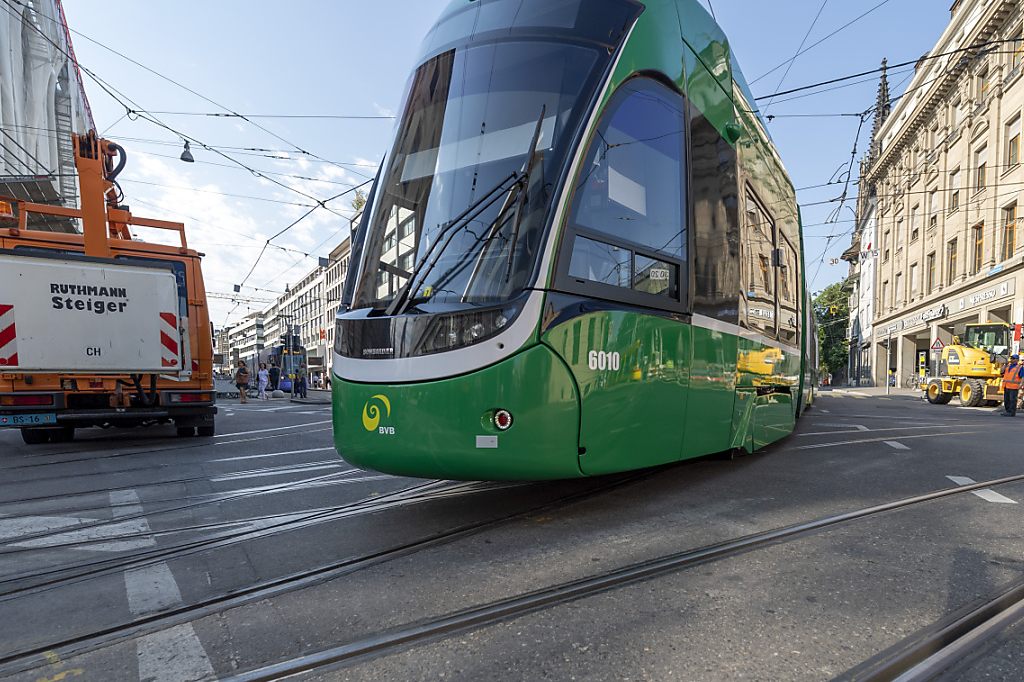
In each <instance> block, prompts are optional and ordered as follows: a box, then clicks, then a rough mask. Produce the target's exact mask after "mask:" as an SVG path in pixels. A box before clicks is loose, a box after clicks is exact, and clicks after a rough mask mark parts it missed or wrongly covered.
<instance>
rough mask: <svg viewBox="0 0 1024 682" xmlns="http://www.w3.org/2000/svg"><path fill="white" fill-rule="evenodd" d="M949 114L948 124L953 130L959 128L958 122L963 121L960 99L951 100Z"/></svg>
mask: <svg viewBox="0 0 1024 682" xmlns="http://www.w3.org/2000/svg"><path fill="white" fill-rule="evenodd" d="M950 114H951V116H950V126H951V127H952V129H953V132H956V131H957V130H960V124H961V123H963V120H964V113H963V106H962V104H961V102H960V100H957V101H956V102H953V110H952V111H951V112H950Z"/></svg>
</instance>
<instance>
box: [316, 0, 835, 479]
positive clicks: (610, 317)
mask: <svg viewBox="0 0 1024 682" xmlns="http://www.w3.org/2000/svg"><path fill="white" fill-rule="evenodd" d="M418 64H419V66H417V68H416V69H415V71H414V72H413V74H412V76H411V77H410V79H409V82H408V85H407V89H406V94H405V99H404V104H403V106H402V109H401V113H400V115H399V117H398V119H397V122H396V131H395V138H394V144H393V147H392V148H391V149H390V151H389V152H388V154H387V156H386V157H385V159H384V161H383V163H382V165H381V169H380V171H379V174H378V176H377V178H376V181H375V183H374V186H373V189H372V191H371V192H370V195H369V197H368V201H367V204H366V207H365V209H364V213H363V220H362V222H361V224H360V225H359V227H358V228H357V230H356V233H355V235H354V238H353V251H352V258H351V262H352V267H351V268H350V272H349V277H348V280H347V283H346V289H345V293H344V298H343V305H342V309H341V311H340V312H339V314H338V318H337V321H336V324H337V333H336V345H335V349H334V351H335V359H334V366H333V376H332V382H333V385H332V389H333V396H334V398H333V400H334V438H335V444H336V446H337V449H338V451H339V453H340V454H341V456H342V457H343V458H344V459H346V460H347V461H348V462H350V463H352V464H353V465H355V466H358V467H361V468H366V469H373V470H378V471H383V472H389V473H394V474H399V475H406V476H418V477H429V478H449V479H463V480H476V479H484V480H514V479H520V480H538V479H560V478H573V477H581V476H593V475H599V474H607V473H611V472H620V471H625V470H630V469H638V468H643V467H650V466H654V465H659V464H664V463H667V462H673V461H677V460H681V459H686V458H691V457H699V456H702V455H707V454H710V453H717V452H725V451H730V450H745V451H747V452H752V451H754V450H757V449H758V448H761V447H763V446H765V445H767V444H768V443H771V442H773V441H776V440H778V439H780V438H783V437H785V436H786V435H787V434H789V433H790V432H791V431H792V430H793V427H794V423H795V420H796V418H797V416H798V415H799V414H800V412H801V410H802V409H803V408H804V407H806V405H807V404H808V403H810V402H811V400H812V397H813V388H812V387H813V381H812V369H811V368H813V367H814V366H815V359H814V357H813V353H814V349H815V347H816V346H815V344H814V342H813V341H809V339H813V338H814V337H813V336H811V334H813V326H812V323H811V319H812V317H811V315H810V305H809V301H808V297H807V291H806V286H805V279H804V259H803V249H802V238H801V229H800V219H799V213H798V208H797V203H796V197H795V193H794V190H793V185H792V183H791V181H790V179H789V177H788V175H787V174H786V171H785V170H784V168H783V165H782V162H781V161H780V159H779V156H778V153H777V152H776V149H775V147H774V145H773V144H772V142H771V140H770V138H769V136H768V134H767V132H766V130H765V127H764V125H763V122H762V121H761V120H760V119H759V117H758V116H757V114H756V113H755V112H754V110H753V106H752V104H753V98H752V96H751V95H750V92H749V90H748V88H747V86H746V84H745V82H744V80H743V76H742V75H741V73H740V70H739V68H738V66H737V65H736V63H735V61H734V59H733V58H732V54H731V51H730V49H729V44H728V42H727V40H726V37H725V35H724V34H723V33H722V31H721V30H720V28H719V27H718V26H717V24H716V23H715V22H714V21H713V20H712V18H711V17H710V16H709V15H708V14H707V13H706V12H705V11H704V9H703V8H701V7H700V6H699V5H698V4H697V2H696V0H645V2H643V3H640V2H636V1H634V0H454V1H453V2H452V3H451V4H450V5H449V6H448V8H447V9H446V10H445V12H444V13H443V14H442V16H441V17H440V19H439V20H438V21H437V23H436V24H435V25H434V26H433V28H432V29H431V30H430V32H429V34H428V35H427V37H426V39H425V41H424V44H423V46H422V51H421V56H420V59H419V61H418Z"/></svg>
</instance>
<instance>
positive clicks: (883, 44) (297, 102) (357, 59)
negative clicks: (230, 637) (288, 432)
mask: <svg viewBox="0 0 1024 682" xmlns="http://www.w3.org/2000/svg"><path fill="white" fill-rule="evenodd" d="M701 2H703V3H705V6H706V2H707V0H701ZM711 2H712V3H713V5H714V11H715V14H716V16H717V19H718V21H719V23H720V24H721V25H722V27H723V28H724V29H725V31H726V33H727V35H728V36H729V38H730V41H731V43H732V47H733V49H734V50H735V52H736V54H737V55H738V58H739V62H740V64H741V66H742V68H743V71H744V73H745V74H746V76H747V79H748V80H749V81H751V82H752V86H751V89H752V90H753V92H754V94H755V96H761V95H765V94H770V93H772V92H775V91H776V90H777V89H780V88H779V87H778V86H779V82H780V79H781V78H782V76H783V73H784V72H785V68H782V69H779V70H777V71H775V72H773V73H771V74H770V75H767V76H765V77H763V78H761V79H758V77H759V76H762V75H763V74H764V73H765V72H766V71H769V70H770V69H771V68H772V67H774V66H776V65H777V64H779V63H781V62H784V61H786V60H788V59H790V58H791V57H793V55H794V54H795V53H796V52H797V49H798V46H799V45H800V43H801V41H802V40H803V39H804V36H805V35H807V41H806V45H810V44H812V43H814V42H816V41H817V40H819V39H821V38H823V37H825V36H827V35H828V34H829V33H831V32H833V31H835V30H836V29H838V28H839V27H841V26H843V25H844V24H846V23H847V22H849V21H850V20H852V19H854V18H855V17H857V16H858V15H861V14H863V13H865V12H868V11H869V10H871V11H870V13H868V14H867V16H865V17H864V18H862V19H860V20H858V21H856V22H855V23H853V24H852V25H850V26H849V27H847V28H845V29H843V30H842V31H840V32H839V33H837V34H836V35H834V36H832V37H831V38H828V39H827V40H825V41H824V42H823V43H822V44H820V45H818V46H816V47H814V48H811V49H810V50H808V51H807V52H806V53H805V54H803V55H801V56H800V57H798V58H797V59H796V60H795V61H794V62H793V64H792V68H791V69H790V70H789V72H788V74H786V77H785V81H784V82H782V84H781V89H788V88H792V87H797V86H801V85H806V84H810V83H814V82H818V81H821V80H827V79H829V78H834V77H837V76H841V75H846V74H849V73H854V72H859V71H865V70H867V69H871V68H874V67H876V66H878V64H879V62H880V61H881V59H882V57H888V59H889V62H890V63H896V62H903V61H908V60H912V59H915V58H916V57H919V56H921V55H923V54H925V53H926V52H928V51H929V50H930V49H931V48H932V46H933V45H934V44H935V42H936V40H937V39H938V37H939V35H940V34H941V32H942V31H943V29H944V28H945V27H946V25H947V23H948V21H949V12H948V6H949V0H942V1H941V2H934V1H932V2H921V0H825V1H824V6H823V0H788V1H787V2H784V3H778V2H772V3H769V2H753V1H752V0H711ZM879 3H882V4H881V6H880V7H877V8H876V9H872V8H875V7H876V6H877V5H879ZM64 4H65V11H66V13H67V18H68V23H69V24H70V26H71V28H72V29H73V30H75V31H78V32H80V33H81V34H84V36H88V37H89V38H92V39H95V40H97V41H99V42H101V43H103V44H105V45H106V46H108V47H110V48H113V49H116V50H117V51H119V52H122V53H124V54H125V55H127V56H129V57H131V58H132V59H134V60H136V61H138V62H141V63H142V64H144V65H146V66H148V67H150V68H151V69H153V70H154V71H157V72H159V73H160V74H163V75H165V76H168V77H170V78H172V79H174V80H176V81H178V82H179V83H181V84H182V85H185V86H187V87H188V88H190V89H192V90H194V91H196V92H198V93H200V94H202V95H205V96H206V97H208V98H210V99H212V100H214V101H216V102H218V103H220V104H223V105H225V106H227V107H229V108H230V109H232V110H234V111H236V112H240V113H244V114H299V115H302V114H307V115H308V114H332V115H339V114H341V115H355V116H387V115H390V114H393V113H394V111H395V110H396V109H397V108H398V106H399V98H400V97H401V94H402V89H403V87H404V85H405V81H406V79H407V77H408V74H409V72H410V71H411V69H412V68H413V66H414V64H413V60H414V59H415V52H416V50H417V48H418V46H419V42H420V39H421V38H422V36H423V34H424V33H425V31H426V30H427V29H428V28H429V26H430V25H431V23H432V22H433V20H434V18H435V17H436V16H437V15H438V14H439V13H440V11H441V9H442V8H443V7H444V6H445V4H447V0H373V1H366V2H357V1H356V0H334V1H328V0H299V1H298V2H293V3H289V4H287V5H282V4H281V3H279V2H268V1H266V0H252V1H249V2H243V1H242V0H230V1H228V0H220V1H217V2H209V1H207V2H195V1H193V0H176V1H175V2H167V3H155V2H138V1H137V0H105V1H104V2H103V3H102V4H99V3H97V2H96V0H64ZM101 9H102V11H100V10H101ZM819 9H820V10H821V12H820V15H818V12H819ZM816 16H817V20H816V21H815V17H816ZM812 22H813V23H814V26H813V29H811V26H812ZM808 29H811V31H810V33H809V34H808ZM72 39H73V40H74V43H75V50H76V52H77V55H78V58H79V60H80V62H81V63H82V64H83V66H86V67H87V68H89V69H90V70H91V71H93V72H95V73H96V74H97V75H99V76H100V77H101V78H103V79H104V80H105V81H107V82H108V83H109V84H110V85H112V86H114V87H115V88H117V89H118V90H119V91H121V92H122V93H124V94H125V95H127V96H128V97H130V98H131V99H133V100H134V101H135V102H137V103H138V104H139V106H140V108H142V109H145V110H147V111H151V112H156V111H168V112H182V111H185V112H215V111H223V110H221V109H218V108H217V107H216V106H214V105H212V104H210V103H209V102H207V101H204V100H202V99H200V98H199V97H197V96H196V95H194V94H191V93H189V92H187V91H186V90H184V89H181V88H179V87H176V86H174V85H172V84H171V83H169V82H167V81H164V80H162V79H161V78H159V77H157V76H155V75H153V74H152V73H149V72H147V71H145V70H143V69H141V68H139V67H138V66H136V65H133V64H131V63H130V62H128V61H126V60H125V59H123V58H121V57H119V56H117V55H115V54H113V53H111V52H109V51H107V50H105V49H104V48H102V47H100V46H99V45H97V44H95V43H93V42H90V41H89V40H88V39H86V38H85V37H83V35H73V36H72ZM910 76H911V73H910V72H909V71H904V72H903V73H893V74H891V77H890V83H891V84H892V85H893V86H896V85H897V84H899V83H901V82H904V85H905V81H904V79H906V81H909V79H910ZM876 89H877V79H875V78H871V79H869V80H867V81H866V82H863V83H860V84H856V85H853V86H851V87H844V88H839V89H835V90H830V91H827V92H823V93H821V94H817V95H813V96H807V97H801V98H798V99H790V100H788V101H781V100H782V99H784V98H779V100H780V101H777V102H775V103H774V104H772V106H771V107H770V109H769V110H768V113H770V114H776V115H778V116H779V117H778V118H776V119H774V120H773V121H771V122H770V123H769V129H770V131H771V133H772V135H773V137H774V138H775V142H776V144H777V145H778V147H779V149H780V152H781V155H782V158H783V160H784V162H785V163H786V166H787V168H788V170H789V172H790V174H791V175H792V177H793V182H794V183H795V185H796V186H797V187H798V188H803V187H807V186H810V185H820V184H822V183H827V182H829V181H830V179H832V177H833V175H834V173H835V172H836V170H837V169H838V168H839V167H840V166H841V164H844V163H847V162H848V161H849V158H850V151H851V148H852V146H853V142H854V134H855V132H856V129H857V119H856V118H855V117H839V116H832V117H821V118H817V117H802V116H801V117H794V118H788V117H786V116H787V115H794V114H799V115H806V114H822V113H825V114H838V113H856V112H861V111H864V110H866V109H868V108H869V107H871V106H872V105H873V104H874V100H875V92H876ZM901 89H902V88H901V87H897V88H895V89H894V93H893V94H894V95H895V94H898V93H899V92H900V91H901ZM86 90H87V93H88V95H89V99H90V102H91V104H92V108H93V112H94V114H95V118H96V123H97V127H98V128H99V130H101V131H104V130H105V131H106V136H107V137H109V138H110V139H113V140H115V141H119V142H121V143H122V144H123V145H124V146H125V147H126V149H127V150H128V154H129V163H128V167H127V168H126V170H125V171H124V173H122V175H121V179H122V180H125V181H126V182H124V183H123V188H124V191H125V194H126V197H127V198H126V203H128V204H129V205H130V206H131V207H132V210H133V212H134V213H136V214H137V215H146V216H149V217H160V218H166V219H171V220H181V221H183V222H185V223H186V225H188V227H189V235H190V240H191V242H192V243H193V244H194V245H195V246H196V247H197V248H199V249H200V250H202V251H203V252H204V253H206V254H207V259H206V261H205V263H204V272H205V276H206V280H207V288H208V290H210V291H214V292H230V291H231V290H232V284H234V283H237V282H239V281H241V280H242V278H243V277H244V276H245V274H246V272H248V270H249V269H250V267H251V266H252V264H253V262H254V261H255V259H256V257H257V255H258V254H259V252H260V248H261V247H262V245H263V243H264V241H265V240H266V238H267V237H269V236H271V235H273V234H274V233H276V232H277V231H279V230H280V229H282V228H283V227H285V226H286V225H288V224H289V223H291V222H292V221H293V220H295V219H296V218H298V217H299V216H301V215H302V214H303V213H305V212H306V211H307V210H308V208H306V207H305V206H302V205H295V204H306V205H309V204H310V201H309V199H308V198H306V197H303V196H301V195H300V194H299V192H302V193H305V194H307V195H309V196H313V197H317V198H321V199H323V198H327V197H329V196H331V195H334V194H337V193H338V192H340V191H342V190H344V189H345V188H346V187H347V186H349V185H352V184H355V183H358V182H362V181H363V180H364V178H363V177H362V176H364V175H372V172H373V168H372V167H371V166H372V165H373V164H374V163H375V162H376V161H378V160H379V159H380V157H381V156H382V155H383V153H384V151H385V149H386V148H387V146H388V144H389V143H390V136H391V133H392V126H393V123H392V121H391V120H388V119H367V120H331V119H328V120H317V119H295V118H266V119H258V122H259V123H260V125H262V126H263V127H265V128H266V129H267V130H269V131H270V133H273V135H277V136H278V137H279V138H283V139H284V140H286V141H287V142H285V141H282V140H281V139H278V138H277V137H274V136H273V135H272V134H270V133H268V132H266V131H263V130H259V129H257V128H255V127H253V126H251V125H249V124H247V123H245V122H242V121H238V120H236V119H230V118H211V117H194V116H182V115H177V114H159V115H157V117H158V118H159V119H160V120H162V121H163V122H164V123H166V124H168V125H169V126H171V127H173V128H175V129H177V130H180V131H181V132H184V133H186V134H187V135H189V136H191V137H194V138H196V139H198V140H202V141H203V142H205V143H207V144H210V145H217V146H225V147H241V148H258V149H268V150H274V151H273V152H249V153H248V154H243V153H240V152H241V150H225V152H226V153H228V154H230V155H231V156H233V157H235V158H237V159H238V160H239V161H242V162H244V163H245V164H246V165H249V166H251V167H253V168H257V169H259V170H264V171H270V172H274V173H279V174H280V175H273V176H268V177H271V178H273V179H274V180H276V181H278V182H280V183H282V184H285V185H287V186H288V188H290V189H288V188H285V187H281V186H280V185H278V184H274V183H273V182H271V181H269V180H268V179H266V178H262V179H261V178H257V177H255V176H253V175H252V174H251V173H249V172H248V171H246V170H239V169H233V168H225V167H222V166H218V165H210V164H206V163H195V164H185V163H182V162H180V161H178V160H177V157H178V155H179V154H180V153H181V138H179V137H177V136H176V135H174V134H173V133H171V132H168V131H167V130H164V129H162V128H160V127H158V126H156V125H154V124H152V123H150V122H147V121H144V120H134V121H133V120H130V118H123V114H124V113H125V112H124V108H123V107H122V106H121V105H120V104H119V103H117V102H116V101H115V100H114V99H112V98H111V97H109V96H108V95H107V94H106V93H104V92H103V91H102V90H101V89H100V88H99V87H98V86H97V85H96V84H95V83H94V82H92V81H91V80H90V79H89V77H88V76H86ZM764 104H765V102H764V101H762V102H761V105H762V106H763V105H764ZM869 133H870V121H868V122H867V123H866V125H865V128H864V131H863V133H862V136H861V140H860V144H859V149H858V157H860V155H861V153H862V152H863V150H864V149H865V148H866V145H867V142H868V135H869ZM161 143H162V144H161ZM296 147H298V148H300V149H302V150H305V151H308V152H311V153H312V154H315V155H316V156H318V157H320V158H321V159H326V160H328V161H332V162H338V163H340V164H342V165H334V164H329V163H324V162H322V161H320V160H318V159H315V158H311V157H309V156H304V155H302V154H299V153H297V151H296ZM284 152H289V153H287V154H285V153H284ZM193 154H194V156H195V158H196V160H197V161H200V162H212V163H215V164H226V165H231V162H230V161H228V160H226V159H224V158H223V157H220V156H217V155H216V154H214V153H212V152H209V151H206V150H203V149H199V148H196V147H195V146H193ZM286 156H287V158H284V157H286ZM268 157H274V158H268ZM345 164H355V165H345ZM289 176H294V177H289ZM855 180H856V168H855V176H854V181H855ZM852 187H853V190H852V191H851V193H850V195H851V197H852V196H854V195H855V182H854V184H853V186H852ZM840 191H841V186H840V185H830V186H827V187H820V188H815V189H807V190H803V191H800V192H799V199H800V201H801V203H802V204H804V205H805V208H804V212H803V217H804V223H805V225H806V229H805V234H806V244H807V260H808V274H809V276H813V277H814V281H813V286H812V288H813V290H819V289H821V288H823V287H824V286H825V285H827V284H829V283H831V282H834V281H837V280H839V279H841V278H842V277H843V276H844V275H845V273H846V264H845V263H842V262H840V264H838V265H831V264H830V258H833V257H838V255H839V254H840V253H841V252H842V250H843V249H844V248H845V247H846V246H847V245H848V244H849V234H848V232H849V230H850V229H851V228H852V224H853V223H852V219H853V213H852V211H850V210H847V209H843V210H842V212H841V215H840V216H839V218H840V222H837V223H835V224H828V225H822V224H821V223H823V222H824V221H825V220H826V218H827V217H828V216H829V214H830V213H831V212H832V210H833V208H834V207H835V204H823V205H809V204H813V203H816V202H824V201H827V200H829V199H833V198H835V197H836V196H837V195H838V194H839V193H840ZM225 194H234V195H245V196H246V197H256V198H255V199H254V198H240V197H233V196H224V195H225ZM282 202H288V203H282ZM329 205H330V206H331V207H332V208H333V209H334V210H335V211H336V213H340V214H342V215H347V214H351V208H350V205H349V197H343V198H341V199H338V200H336V201H334V202H332V203H331V204H329ZM849 205H850V207H851V208H853V207H854V203H853V202H850V203H849ZM200 221H201V222H200ZM347 230H348V223H347V221H346V220H344V219H343V218H341V217H339V216H338V215H337V214H335V213H330V212H327V211H324V210H322V209H318V210H316V211H314V212H313V213H312V214H311V215H310V217H309V218H308V219H306V220H303V221H302V222H300V223H299V224H298V225H297V226H296V227H295V228H293V229H292V230H290V231H289V232H288V233H287V234H285V235H283V236H282V237H280V238H278V239H276V240H275V241H274V243H275V244H279V245H281V246H283V247H286V248H288V249H293V250H292V251H283V250H280V249H269V250H268V251H267V254H266V255H265V256H264V258H263V260H262V261H261V263H260V265H259V267H258V268H257V269H256V271H255V272H254V273H253V275H252V276H251V277H250V279H249V281H248V284H250V285H255V286H256V287H259V288H258V289H252V288H247V289H245V290H243V293H244V294H247V295H249V296H252V297H255V298H268V297H272V296H273V294H272V293H271V292H273V291H281V290H283V288H284V285H285V283H286V282H291V283H294V282H296V281H297V280H299V279H300V278H301V277H302V276H303V275H304V274H306V273H307V272H308V271H309V270H310V269H311V268H312V267H313V266H314V265H315V264H316V261H315V260H314V259H312V258H306V257H305V256H303V255H302V253H310V254H312V255H313V256H316V255H320V256H325V255H327V252H328V251H329V250H330V248H331V247H332V246H334V245H335V244H336V243H337V242H338V241H340V240H341V239H342V238H343V237H344V236H345V235H346V234H347ZM829 235H836V238H833V239H832V240H831V241H829V240H828V239H827V237H828V236H829ZM144 237H146V238H150V237H149V236H148V235H144ZM321 245H322V246H321ZM826 245H828V246H829V249H828V251H827V252H826V251H825V247H826ZM317 247H319V248H317ZM823 254H824V255H823ZM250 307H251V308H252V309H255V308H259V307H262V305H261V304H252V306H247V305H245V304H242V305H240V306H237V307H236V306H235V305H234V304H232V303H230V302H227V301H219V300H215V301H211V308H212V310H213V313H214V317H213V319H214V323H215V324H216V325H217V326H218V327H219V326H220V325H221V324H223V323H224V322H225V321H226V320H228V319H232V320H235V319H238V318H239V317H240V316H241V315H243V314H245V313H246V312H247V309H248V308H250ZM229 313H230V318H229V317H228V315H229Z"/></svg>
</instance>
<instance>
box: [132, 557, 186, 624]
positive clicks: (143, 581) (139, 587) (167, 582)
mask: <svg viewBox="0 0 1024 682" xmlns="http://www.w3.org/2000/svg"><path fill="white" fill-rule="evenodd" d="M124 585H125V589H126V590H127V591H128V608H129V609H131V610H132V613H133V614H134V615H136V616H148V615H151V614H154V613H159V612H160V611H163V610H164V609H168V608H170V607H172V606H174V605H176V604H180V603H181V591H180V590H179V589H178V583H177V581H176V580H175V579H174V575H173V574H172V573H171V567H170V566H168V565H167V562H166V561H160V562H158V563H155V564H150V565H149V566H143V567H142V568H132V569H129V570H127V571H125V572H124Z"/></svg>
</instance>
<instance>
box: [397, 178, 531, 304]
mask: <svg viewBox="0 0 1024 682" xmlns="http://www.w3.org/2000/svg"><path fill="white" fill-rule="evenodd" d="M518 180H519V173H517V172H516V171H512V173H510V174H509V175H508V176H507V177H506V178H504V179H503V180H501V181H500V182H498V184H496V185H495V186H494V187H492V188H491V189H490V190H489V191H488V192H487V193H486V194H484V195H483V196H482V197H480V198H479V199H477V200H476V201H474V202H473V203H471V204H470V205H469V206H467V207H466V209H465V210H464V211H462V213H460V214H459V215H457V216H456V217H455V218H453V219H451V220H449V221H448V222H447V223H446V224H445V225H444V226H443V227H441V229H440V230H438V233H437V236H436V238H435V239H434V242H433V243H432V244H431V245H430V246H428V247H427V250H426V252H425V253H424V254H423V260H421V261H420V262H419V263H417V264H416V266H415V267H413V269H412V272H411V273H409V279H408V280H407V281H406V283H405V286H404V287H402V288H401V289H400V290H399V291H398V293H397V294H396V295H395V298H394V300H393V301H391V305H389V306H388V308H387V310H386V311H385V314H386V315H388V316H389V317H391V316H393V315H395V314H398V313H402V312H405V310H406V307H407V305H406V304H407V303H408V302H409V301H411V300H412V299H411V298H410V294H411V293H412V292H413V291H415V289H414V286H415V284H416V282H417V281H419V280H422V279H423V278H425V277H426V276H427V275H428V274H430V271H431V270H432V269H433V268H434V265H435V264H436V263H437V260H438V259H439V258H440V257H441V254H442V253H444V250H445V249H446V248H448V244H449V243H451V240H452V237H454V236H455V234H456V233H457V232H458V231H459V229H462V228H463V227H465V226H466V225H469V224H470V223H472V222H473V221H474V220H475V219H476V218H477V216H479V215H480V214H481V213H483V212H484V211H486V210H487V209H488V208H490V207H491V205H492V204H493V203H494V202H495V201H497V200H498V199H499V198H500V197H502V196H503V195H504V192H503V191H502V190H505V191H507V188H506V185H507V184H508V183H509V182H513V181H516V182H518ZM456 228H458V229H456ZM446 234H447V235H448V238H447V240H446V241H445V245H444V247H443V248H441V249H440V250H438V251H437V254H436V255H435V256H434V258H433V260H431V259H430V255H431V254H432V253H433V252H434V250H435V249H436V248H437V245H438V244H440V243H441V239H442V237H444V236H445V235H446ZM428 262H429V265H428Z"/></svg>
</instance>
